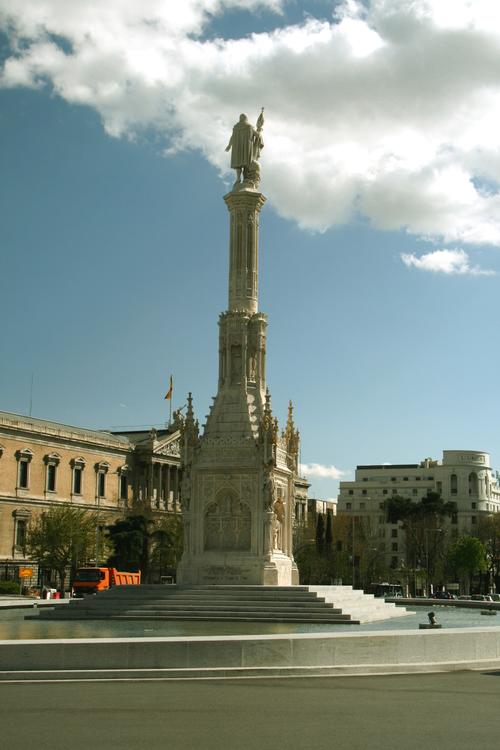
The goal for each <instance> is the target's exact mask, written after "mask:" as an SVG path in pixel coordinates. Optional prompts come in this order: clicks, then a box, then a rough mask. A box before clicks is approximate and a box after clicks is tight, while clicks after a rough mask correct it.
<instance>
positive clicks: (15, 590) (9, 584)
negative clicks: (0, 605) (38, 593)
mask: <svg viewBox="0 0 500 750" xmlns="http://www.w3.org/2000/svg"><path fill="white" fill-rule="evenodd" d="M5 594H19V584H18V583H16V581H0V596H1V595H5Z"/></svg>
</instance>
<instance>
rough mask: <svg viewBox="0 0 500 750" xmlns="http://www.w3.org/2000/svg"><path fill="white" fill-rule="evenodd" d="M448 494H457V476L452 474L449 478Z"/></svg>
mask: <svg viewBox="0 0 500 750" xmlns="http://www.w3.org/2000/svg"><path fill="white" fill-rule="evenodd" d="M450 492H451V494H452V495H456V494H457V475H456V474H452V475H451V477H450Z"/></svg>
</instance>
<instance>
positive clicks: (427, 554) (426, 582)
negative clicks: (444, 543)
mask: <svg viewBox="0 0 500 750" xmlns="http://www.w3.org/2000/svg"><path fill="white" fill-rule="evenodd" d="M430 533H433V534H442V533H443V529H424V539H425V589H426V592H425V593H426V594H427V596H429V593H430V592H429V575H430V571H429V534H430Z"/></svg>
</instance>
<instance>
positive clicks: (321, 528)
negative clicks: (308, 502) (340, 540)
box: [316, 513, 325, 555]
mask: <svg viewBox="0 0 500 750" xmlns="http://www.w3.org/2000/svg"><path fill="white" fill-rule="evenodd" d="M324 549H325V519H324V518H323V514H322V513H318V518H317V519H316V552H317V553H318V555H322V554H323V551H324Z"/></svg>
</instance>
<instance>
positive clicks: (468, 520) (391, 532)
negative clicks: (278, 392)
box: [337, 450, 500, 568]
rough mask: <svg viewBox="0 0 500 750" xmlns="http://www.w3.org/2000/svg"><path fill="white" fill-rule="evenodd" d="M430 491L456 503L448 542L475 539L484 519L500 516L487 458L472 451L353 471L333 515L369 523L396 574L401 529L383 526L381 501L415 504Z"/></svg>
mask: <svg viewBox="0 0 500 750" xmlns="http://www.w3.org/2000/svg"><path fill="white" fill-rule="evenodd" d="M429 490H432V491H434V492H439V494H440V495H441V497H442V498H443V500H444V501H448V500H452V501H454V502H455V503H456V506H457V513H456V515H455V516H453V517H452V518H451V519H450V521H449V522H448V523H450V525H451V536H452V537H458V536H460V535H462V534H474V530H475V529H476V528H477V524H478V521H479V518H480V517H481V516H482V515H488V514H491V513H498V512H500V486H499V481H498V475H497V474H496V473H495V472H494V471H493V470H492V468H491V466H490V455H489V453H485V452H484V451H471V450H445V451H443V458H442V460H441V461H434V460H432V459H431V458H426V459H424V460H423V461H420V463H416V464H376V465H360V466H357V467H356V473H355V479H354V481H345V482H340V492H339V497H338V506H337V508H338V511H337V512H338V515H347V516H351V517H352V516H353V517H355V518H359V519H369V521H370V525H371V527H372V529H373V534H374V536H376V537H377V538H378V539H379V540H380V542H382V541H384V542H385V549H386V552H387V555H388V563H389V564H390V565H391V567H393V568H396V567H398V566H399V565H400V564H401V563H402V561H403V559H404V546H403V545H404V536H403V534H402V530H401V528H400V525H398V524H391V523H388V522H387V519H386V513H385V511H384V505H383V504H384V501H385V500H387V499H388V498H389V497H390V496H391V495H399V496H402V497H409V498H411V499H412V500H415V501H418V500H420V499H421V498H422V497H424V496H425V495H426V494H427V492H428V491H429Z"/></svg>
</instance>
